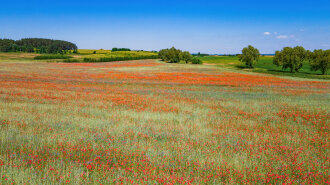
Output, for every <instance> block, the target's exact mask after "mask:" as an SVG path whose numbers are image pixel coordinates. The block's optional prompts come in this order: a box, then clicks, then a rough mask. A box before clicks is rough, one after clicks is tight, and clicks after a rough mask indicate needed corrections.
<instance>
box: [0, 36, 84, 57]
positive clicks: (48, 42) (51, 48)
mask: <svg viewBox="0 0 330 185" xmlns="http://www.w3.org/2000/svg"><path fill="white" fill-rule="evenodd" d="M77 49H78V47H77V45H76V44H74V43H71V42H68V41H62V40H52V39H41V38H26V39H21V40H17V41H15V40H11V39H0V52H28V53H34V52H35V53H52V54H58V53H59V54H64V53H67V52H71V51H72V50H73V52H74V53H76V52H77Z"/></svg>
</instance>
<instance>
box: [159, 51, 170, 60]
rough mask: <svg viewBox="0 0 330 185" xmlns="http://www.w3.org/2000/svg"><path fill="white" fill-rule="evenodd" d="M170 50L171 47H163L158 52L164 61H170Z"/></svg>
mask: <svg viewBox="0 0 330 185" xmlns="http://www.w3.org/2000/svg"><path fill="white" fill-rule="evenodd" d="M168 51H169V49H162V50H160V51H159V52H158V57H159V58H160V59H162V60H163V61H168Z"/></svg>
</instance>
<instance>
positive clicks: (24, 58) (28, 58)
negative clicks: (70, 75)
mask: <svg viewBox="0 0 330 185" xmlns="http://www.w3.org/2000/svg"><path fill="white" fill-rule="evenodd" d="M94 51H95V52H96V54H93V52H94ZM37 56H38V57H40V56H52V55H51V54H35V53H24V52H6V53H4V52H0V62H63V59H65V57H63V59H58V56H59V55H58V54H57V55H54V54H53V56H57V57H56V58H55V59H47V57H45V59H42V58H41V59H38V58H37V60H35V58H34V57H37ZM63 56H67V58H69V57H70V58H73V59H75V60H78V61H79V62H83V61H84V59H85V58H88V59H94V60H99V59H102V58H119V59H124V58H126V60H127V58H128V59H129V58H134V57H142V58H148V57H153V58H157V57H158V54H157V53H154V52H150V51H116V52H112V51H110V50H88V49H79V50H78V54H74V53H72V54H65V55H63ZM75 62H76V61H75Z"/></svg>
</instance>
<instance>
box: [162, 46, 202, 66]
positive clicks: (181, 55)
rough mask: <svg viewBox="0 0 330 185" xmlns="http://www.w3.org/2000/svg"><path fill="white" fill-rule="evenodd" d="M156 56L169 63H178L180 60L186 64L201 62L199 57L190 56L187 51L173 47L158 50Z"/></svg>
mask: <svg viewBox="0 0 330 185" xmlns="http://www.w3.org/2000/svg"><path fill="white" fill-rule="evenodd" d="M158 57H159V58H160V59H162V60H163V61H167V62H169V63H179V62H180V61H183V62H185V63H186V64H187V63H189V62H191V63H192V64H202V61H201V60H200V59H198V58H196V57H194V56H192V55H191V54H190V53H189V52H188V51H181V50H179V49H176V48H175V47H172V48H170V49H162V50H160V51H159V52H158Z"/></svg>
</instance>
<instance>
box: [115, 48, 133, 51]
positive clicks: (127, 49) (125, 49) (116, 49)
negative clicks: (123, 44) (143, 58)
mask: <svg viewBox="0 0 330 185" xmlns="http://www.w3.org/2000/svg"><path fill="white" fill-rule="evenodd" d="M111 51H131V49H129V48H112V50H111Z"/></svg>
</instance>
